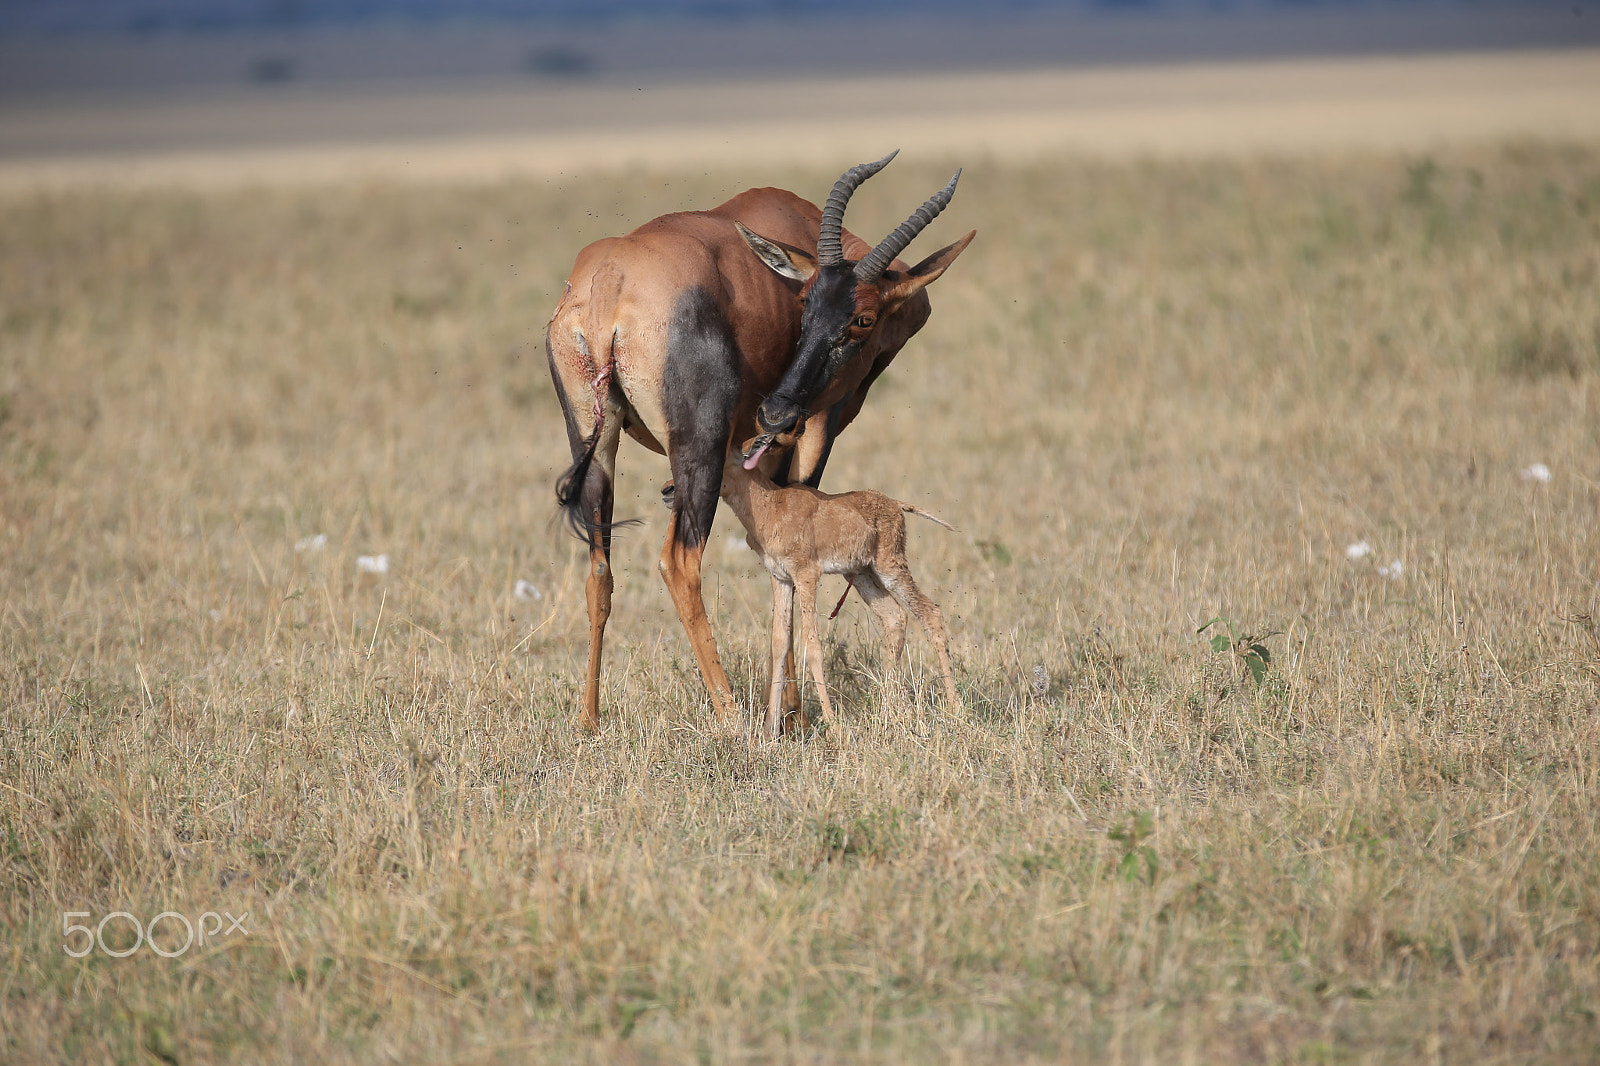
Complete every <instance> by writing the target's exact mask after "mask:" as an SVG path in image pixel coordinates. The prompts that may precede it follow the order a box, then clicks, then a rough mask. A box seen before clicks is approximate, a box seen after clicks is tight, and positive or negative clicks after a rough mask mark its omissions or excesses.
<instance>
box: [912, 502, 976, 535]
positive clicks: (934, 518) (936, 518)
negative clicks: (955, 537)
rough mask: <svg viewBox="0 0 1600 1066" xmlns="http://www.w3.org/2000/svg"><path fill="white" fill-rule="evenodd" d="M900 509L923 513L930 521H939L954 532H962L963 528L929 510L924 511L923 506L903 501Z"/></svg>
mask: <svg viewBox="0 0 1600 1066" xmlns="http://www.w3.org/2000/svg"><path fill="white" fill-rule="evenodd" d="M900 510H902V511H904V512H905V513H906V514H914V515H921V516H922V517H923V518H926V519H927V520H928V521H930V522H937V523H939V525H941V526H943V527H944V528H946V529H948V530H949V531H950V532H952V533H960V532H961V530H959V529H957V528H956V527H955V526H953V525H951V524H950V523H949V522H946V521H945V520H944V519H942V518H940V517H939V516H938V515H935V514H929V513H928V512H927V511H924V510H923V509H922V508H920V507H917V506H915V505H913V504H909V503H902V504H900Z"/></svg>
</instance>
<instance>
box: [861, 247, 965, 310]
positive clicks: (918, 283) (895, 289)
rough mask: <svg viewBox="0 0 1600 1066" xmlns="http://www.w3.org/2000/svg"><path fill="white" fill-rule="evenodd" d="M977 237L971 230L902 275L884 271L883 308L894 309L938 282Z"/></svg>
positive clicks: (892, 271) (893, 271)
mask: <svg viewBox="0 0 1600 1066" xmlns="http://www.w3.org/2000/svg"><path fill="white" fill-rule="evenodd" d="M977 235H978V231H977V230H973V231H972V232H971V233H969V234H967V235H966V236H965V237H963V238H961V239H960V240H959V241H957V242H956V243H954V244H951V245H947V246H945V247H943V248H940V249H939V250H938V251H937V252H934V253H933V254H932V255H930V256H928V258H926V259H924V260H923V261H922V262H920V263H918V264H917V265H916V266H914V267H912V268H911V269H910V270H907V271H906V272H905V273H903V274H902V273H900V272H899V271H895V270H890V271H886V272H885V274H884V281H886V282H887V283H888V284H887V285H885V286H884V290H883V306H884V307H886V308H893V307H896V306H898V305H899V304H902V303H904V302H905V301H906V300H908V299H909V298H911V297H912V296H915V295H916V294H917V293H919V292H921V291H922V290H923V289H925V288H927V287H928V286H929V285H932V284H933V283H934V282H935V281H938V280H939V275H940V274H943V273H944V272H945V268H946V267H948V266H949V265H950V264H951V263H954V262H955V261H956V256H958V255H960V254H961V253H962V252H964V251H966V250H967V245H969V244H971V243H972V238H974V237H976V236H977Z"/></svg>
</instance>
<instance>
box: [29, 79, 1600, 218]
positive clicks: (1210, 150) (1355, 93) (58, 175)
mask: <svg viewBox="0 0 1600 1066" xmlns="http://www.w3.org/2000/svg"><path fill="white" fill-rule="evenodd" d="M863 100H870V101H872V105H871V106H870V107H863V106H862V105H861V101H863ZM1597 102H1600V49H1585V50H1570V51H1526V52H1503V53H1475V54H1455V55H1432V56H1412V57H1380V58H1370V57H1369V58H1340V59H1297V60H1280V61H1260V62H1231V63H1191V64H1168V65H1159V66H1123V67H1102V68H1093V69H1073V70H1034V71H1011V72H1003V73H962V74H947V75H940V76H927V77H911V78H906V77H895V78H881V79H871V78H860V77H854V78H840V77H826V78H825V77H814V78H805V79H789V80H781V81H771V80H769V81H760V82H758V81H748V82H740V81H728V80H720V81H708V82H705V83H701V84H685V83H679V84H661V85H651V86H642V87H637V88H634V87H627V86H624V85H619V84H616V83H606V84H583V83H581V82H580V83H572V82H549V83H541V82H537V81H530V80H528V79H522V80H511V79H501V80H492V81H477V82H453V83H438V84H433V85H424V86H418V85H415V84H412V85H382V84H373V83H368V84H365V85H353V84H352V85H343V86H341V85H338V84H325V85H310V84H308V85H299V86H296V85H291V86H284V87H281V89H279V90H277V91H273V92H263V91H261V90H260V89H259V88H254V89H252V88H250V87H246V86H235V87H224V88H219V89H217V90H216V91H213V92H208V93H206V94H204V98H200V97H199V96H198V95H197V94H193V93H190V94H167V95H160V94H155V95H152V94H144V95H141V96H132V97H127V98H115V97H112V96H110V95H99V96H93V97H80V98H76V99H68V98H59V99H52V100H34V101H30V102H27V103H26V104H21V103H16V102H11V103H6V104H0V190H8V191H11V192H17V191H24V190H37V189H39V188H41V187H43V188H49V187H61V186H82V185H84V184H90V185H119V184H126V183H135V184H139V185H182V186H208V187H212V186H237V185H254V184H269V185H272V184H283V183H299V182H327V181H342V180H349V179H352V178H354V179H378V180H397V179H398V180H424V181H445V182H454V181H462V180H495V179H499V178H503V177H507V176H511V175H528V176H543V177H551V178H556V177H560V176H563V175H569V176H570V175H574V174H578V173H583V172H587V171H593V170H597V169H598V170H611V171H616V170H633V169H640V168H643V169H655V168H676V169H681V168H685V167H692V166H697V165H702V164H703V165H706V166H714V167H728V166H730V165H734V164H748V165H749V166H750V168H751V169H752V170H756V171H760V170H762V169H763V168H766V169H771V168H772V167H774V166H779V165H782V166H788V165H793V164H817V165H821V164H823V163H832V162H837V161H851V160H854V159H855V158H857V157H865V156H872V155H877V154H880V153H881V152H882V151H883V150H884V149H885V147H886V146H887V147H895V146H898V147H900V148H901V149H903V150H905V151H906V152H907V153H908V154H910V155H920V156H924V157H927V156H930V155H953V154H958V153H959V154H961V155H962V156H963V157H969V158H970V157H977V158H991V159H994V160H997V161H1026V160H1028V159H1031V158H1038V157H1041V156H1049V155H1058V154H1062V153H1084V154H1089V155H1105V156H1112V157H1124V158H1125V157H1127V156H1129V155H1135V156H1137V155H1156V156H1163V155H1164V156H1171V155H1212V154H1227V155H1240V154H1244V155H1248V154H1257V153H1284V152H1290V153H1299V152H1306V151H1311V152H1322V151H1337V150H1346V149H1352V148H1354V149H1374V150H1389V149H1417V150H1429V149H1433V148H1438V147H1443V146H1446V145H1449V144H1461V143H1476V142H1487V141H1500V140H1505V139H1508V138H1511V139H1515V138H1528V139H1530V140H1539V139H1552V140H1566V139H1578V140H1582V139H1587V138H1592V137H1595V136H1597V135H1600V106H1596V103H1597ZM974 161H976V160H975V159H974Z"/></svg>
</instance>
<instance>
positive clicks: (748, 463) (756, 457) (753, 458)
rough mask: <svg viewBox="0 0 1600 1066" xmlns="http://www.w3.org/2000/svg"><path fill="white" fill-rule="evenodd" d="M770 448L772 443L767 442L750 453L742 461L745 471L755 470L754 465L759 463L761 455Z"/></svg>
mask: <svg viewBox="0 0 1600 1066" xmlns="http://www.w3.org/2000/svg"><path fill="white" fill-rule="evenodd" d="M770 447H772V442H771V441H770V440H769V441H767V442H766V443H765V444H763V445H762V446H761V447H759V448H757V449H756V450H755V451H753V452H751V453H750V455H749V456H748V457H747V458H746V459H745V461H744V468H745V469H746V470H754V469H755V468H756V464H757V463H759V462H760V461H761V457H762V456H763V455H765V454H767V449H768V448H770Z"/></svg>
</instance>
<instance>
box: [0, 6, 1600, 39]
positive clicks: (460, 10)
mask: <svg viewBox="0 0 1600 1066" xmlns="http://www.w3.org/2000/svg"><path fill="white" fill-rule="evenodd" d="M1583 6H1584V5H1583V4H1581V3H1580V4H1573V3H1570V2H1568V3H1540V2H1535V3H1532V4H1529V3H1518V2H1517V0H985V2H975V0H875V2H874V3H872V4H871V6H870V8H864V7H863V5H862V4H861V2H860V0H0V37H3V36H18V35H23V36H31V35H83V34H112V35H115V34H134V35H152V34H174V33H176V34H189V33H217V32H234V31H250V30H278V31H282V30H296V29H315V28H321V27H333V26H339V27H354V26H377V25H387V26H410V27H427V26H438V25H443V24H449V23H462V22H467V23H471V22H485V23H500V24H513V25H528V24H543V25H549V26H561V25H567V26H590V27H594V26H604V25H607V24H611V23H616V22H619V21H647V22H668V23H682V22H691V23H703V24H712V25H715V24H723V23H745V22H771V21H786V22H805V21H812V20H817V19H835V18H839V17H841V16H846V17H864V18H884V17H890V16H900V15H915V16H922V17H928V16H932V17H948V16H974V15H977V16H983V17H993V16H999V17H1002V18H1004V17H1012V16H1017V15H1039V14H1049V13H1057V14H1079V15H1093V14H1096V13H1100V14H1114V15H1115V14H1120V15H1128V14H1140V15H1146V16H1161V15H1174V14H1188V15H1196V14H1213V15H1219V16H1227V15H1235V14H1249V13H1260V12H1267V11H1324V12H1337V11H1349V12H1352V13H1360V14H1372V13H1376V12H1409V13H1421V12H1430V11H1431V12H1435V13H1440V14H1447V13H1451V12H1455V13H1465V12H1483V11H1496V10H1498V11H1516V10H1529V9H1539V8H1561V9H1573V10H1576V11H1581V9H1582V8H1583Z"/></svg>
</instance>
